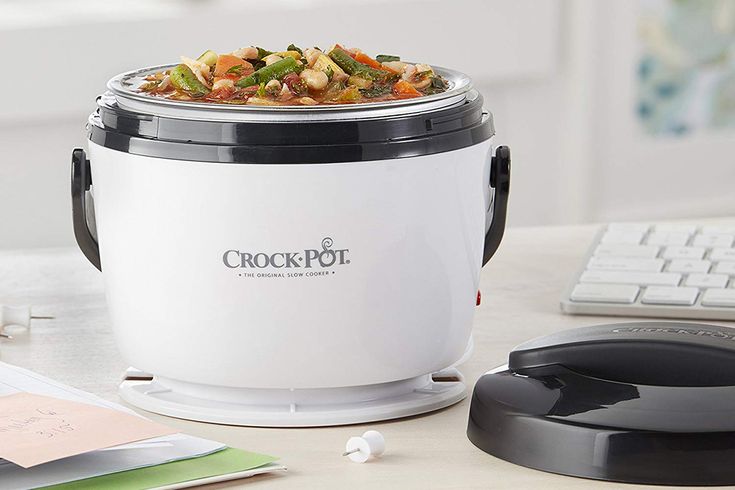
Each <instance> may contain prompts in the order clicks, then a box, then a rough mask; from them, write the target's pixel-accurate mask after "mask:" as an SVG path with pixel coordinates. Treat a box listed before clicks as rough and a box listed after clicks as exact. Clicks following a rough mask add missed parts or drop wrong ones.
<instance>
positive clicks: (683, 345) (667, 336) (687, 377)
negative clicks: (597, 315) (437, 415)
mask: <svg viewBox="0 0 735 490" xmlns="http://www.w3.org/2000/svg"><path fill="white" fill-rule="evenodd" d="M467 434H468V437H469V438H470V440H471V441H472V442H473V443H474V444H475V445H476V446H478V447H479V448H481V449H482V450H484V451H485V452H488V453H490V454H492V455H494V456H497V457H499V458H501V459H505V460H507V461H510V462H513V463H516V464H520V465H523V466H527V467H531V468H537V469H541V470H545V471H551V472H555V473H562V474H568V475H574V476H582V477H587V478H596V479H604V480H612V481H624V482H632V483H653V484H667V485H674V484H690V485H722V484H733V483H735V465H732V461H733V459H735V329H732V328H727V327H719V326H714V325H702V324H693V323H674V322H641V323H619V324H611V325H599V326H594V327H585V328H581V329H574V330H569V331H565V332H561V333H556V334H552V335H549V336H546V337H541V338H539V339H536V340H533V341H531V342H528V343H525V344H522V345H520V346H518V347H517V348H516V349H515V350H514V351H513V352H511V353H510V356H509V363H508V365H507V366H503V367H501V368H499V369H497V370H494V371H491V372H489V373H487V374H485V375H484V376H482V377H481V378H480V379H479V380H478V382H477V384H476V386H475V390H474V394H473V398H472V402H471V405H470V420H469V424H468V429H467ZM560 447H562V448H563V450H561V451H560V450H559V449H560ZM528 448H533V449H532V450H529V449H528Z"/></svg>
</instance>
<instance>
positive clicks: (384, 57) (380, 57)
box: [375, 54, 401, 63]
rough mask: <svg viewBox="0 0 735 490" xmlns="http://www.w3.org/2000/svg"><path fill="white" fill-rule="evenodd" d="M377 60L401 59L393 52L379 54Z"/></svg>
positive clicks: (384, 61)
mask: <svg viewBox="0 0 735 490" xmlns="http://www.w3.org/2000/svg"><path fill="white" fill-rule="evenodd" d="M375 61H377V62H378V63H386V62H388V61H401V57H400V56H393V55H392V54H379V55H378V56H376V57H375Z"/></svg>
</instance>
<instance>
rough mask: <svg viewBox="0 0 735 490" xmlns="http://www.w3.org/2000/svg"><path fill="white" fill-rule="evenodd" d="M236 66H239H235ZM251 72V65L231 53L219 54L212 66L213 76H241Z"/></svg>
mask: <svg viewBox="0 0 735 490" xmlns="http://www.w3.org/2000/svg"><path fill="white" fill-rule="evenodd" d="M237 66H239V67H240V68H235V67H237ZM228 72H229V73H228ZM252 72H253V65H251V64H250V63H249V62H247V61H245V60H244V59H242V58H238V57H237V56H233V55H231V54H221V55H219V56H218V57H217V64H216V65H215V66H214V76H216V77H227V78H240V77H241V76H245V75H250V74H251V73H252Z"/></svg>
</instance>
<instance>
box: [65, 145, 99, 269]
mask: <svg viewBox="0 0 735 490" xmlns="http://www.w3.org/2000/svg"><path fill="white" fill-rule="evenodd" d="M91 184H92V174H91V171H90V166H89V160H87V155H86V154H85V153H84V150H82V149H81V148H75V149H74V151H73V152H72V154H71V209H72V219H73V222H74V236H75V237H76V239H77V245H79V248H80V249H81V251H82V252H83V253H84V255H85V256H86V257H87V260H89V261H90V262H91V263H92V265H93V266H95V267H96V268H97V269H98V270H100V271H101V270H102V265H101V263H100V248H99V245H98V244H97V240H96V239H95V238H94V236H93V235H92V232H91V231H89V225H88V224H87V197H86V194H87V191H88V190H89V187H90V185H91Z"/></svg>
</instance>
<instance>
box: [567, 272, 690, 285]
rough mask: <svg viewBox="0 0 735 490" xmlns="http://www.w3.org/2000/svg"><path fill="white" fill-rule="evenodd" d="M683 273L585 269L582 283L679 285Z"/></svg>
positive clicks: (580, 280) (581, 279)
mask: <svg viewBox="0 0 735 490" xmlns="http://www.w3.org/2000/svg"><path fill="white" fill-rule="evenodd" d="M679 281H681V274H676V273H673V272H621V271H584V272H583V273H582V275H581V276H580V278H579V282H582V283H597V284H600V283H602V284H637V285H640V286H678V285H679Z"/></svg>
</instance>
